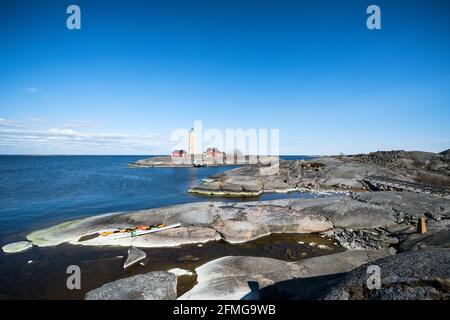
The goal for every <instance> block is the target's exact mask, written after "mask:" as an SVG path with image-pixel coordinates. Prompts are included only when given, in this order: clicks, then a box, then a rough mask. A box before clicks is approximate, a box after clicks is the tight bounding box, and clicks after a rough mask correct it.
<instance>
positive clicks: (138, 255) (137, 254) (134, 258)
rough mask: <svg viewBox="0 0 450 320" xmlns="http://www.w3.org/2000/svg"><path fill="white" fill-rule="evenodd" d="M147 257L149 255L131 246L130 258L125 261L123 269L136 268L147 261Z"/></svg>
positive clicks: (129, 250)
mask: <svg viewBox="0 0 450 320" xmlns="http://www.w3.org/2000/svg"><path fill="white" fill-rule="evenodd" d="M146 257H147V254H146V253H145V252H144V251H142V250H140V249H138V248H136V247H134V246H131V247H130V248H129V249H128V257H127V259H126V260H125V262H124V263H123V268H124V269H127V268H130V267H132V266H134V265H135V264H137V263H139V262H141V261H143V260H145V258H146Z"/></svg>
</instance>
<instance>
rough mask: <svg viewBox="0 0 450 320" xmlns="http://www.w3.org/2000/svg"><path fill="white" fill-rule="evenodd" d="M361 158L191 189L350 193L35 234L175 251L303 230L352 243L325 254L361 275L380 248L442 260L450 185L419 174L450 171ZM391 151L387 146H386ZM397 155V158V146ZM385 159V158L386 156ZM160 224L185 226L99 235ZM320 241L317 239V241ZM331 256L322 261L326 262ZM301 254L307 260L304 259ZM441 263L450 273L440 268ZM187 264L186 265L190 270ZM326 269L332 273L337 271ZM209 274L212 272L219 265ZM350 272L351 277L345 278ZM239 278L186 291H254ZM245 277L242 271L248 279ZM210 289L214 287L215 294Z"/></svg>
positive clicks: (80, 223) (246, 169) (211, 207)
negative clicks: (422, 223)
mask: <svg viewBox="0 0 450 320" xmlns="http://www.w3.org/2000/svg"><path fill="white" fill-rule="evenodd" d="M394 153H395V152H394ZM369 156H371V155H369ZM402 156H403V157H407V156H408V154H407V155H406V156H405V155H404V154H402ZM358 157H359V156H358ZM358 157H356V158H336V157H328V158H321V159H314V160H309V161H296V160H290V161H281V162H280V166H279V167H277V168H276V169H277V170H268V171H267V170H265V171H264V172H265V173H267V172H269V174H261V170H260V168H259V167H258V166H241V167H238V168H235V169H232V170H228V171H225V172H224V173H221V174H216V175H214V176H211V177H207V178H205V179H202V181H201V183H202V184H201V185H200V186H198V187H195V188H192V189H189V190H188V192H189V193H194V194H198V195H205V196H212V197H214V196H222V197H230V198H233V197H236V198H243V199H246V198H247V197H249V198H252V197H258V196H261V195H262V194H269V193H286V194H288V193H289V192H302V191H306V192H309V193H311V194H317V195H335V194H337V195H341V194H342V196H339V197H333V196H328V197H318V198H311V199H301V198H285V199H278V200H264V201H241V202H219V201H204V202H193V203H187V204H181V205H172V206H166V207H160V208H155V209H150V210H140V211H132V212H121V213H113V214H103V215H99V216H92V217H88V218H83V219H77V220H73V221H67V222H64V223H61V224H58V225H54V226H52V227H50V228H46V229H41V230H37V231H34V232H32V233H30V234H28V235H27V239H28V240H29V241H30V242H31V243H32V244H33V245H34V246H37V247H38V248H43V247H55V246H56V247H58V246H60V245H65V244H70V245H74V247H75V245H81V246H84V247H95V248H103V249H104V250H108V248H111V250H116V249H117V248H118V247H125V246H130V245H133V246H136V247H140V248H146V249H147V250H148V249H151V250H162V249H164V248H167V249H168V250H170V248H172V249H175V248H180V247H183V246H198V247H202V246H209V245H211V244H212V243H218V242H224V243H227V245H243V246H245V245H247V244H249V243H251V242H253V241H258V240H259V239H263V238H265V237H278V236H279V237H285V236H288V235H295V234H303V235H305V236H312V235H316V236H319V237H320V238H323V239H333V240H332V241H334V242H335V243H337V244H338V245H339V246H340V247H341V248H343V249H345V250H347V251H344V253H346V254H344V255H339V254H337V255H336V254H334V255H333V254H331V255H326V256H324V257H327V258H326V259H331V260H330V262H331V263H333V262H332V261H335V263H339V268H342V269H340V270H342V271H343V272H345V274H347V273H349V274H351V272H350V271H351V270H352V269H355V270H356V269H357V268H358V267H359V266H360V265H361V264H363V263H365V262H368V261H372V260H374V259H375V257H377V258H376V259H380V258H381V260H383V259H388V260H389V259H391V258H390V256H392V257H393V258H392V259H394V260H395V259H397V258H396V257H397V256H402V257H403V256H404V255H406V256H407V257H417V255H419V256H421V255H423V256H424V259H425V257H426V259H431V260H430V265H431V266H434V265H435V264H436V263H437V260H438V259H434V258H433V257H432V256H430V255H429V253H430V252H431V251H433V250H438V249H440V248H450V243H449V241H448V240H449V239H450V200H449V198H448V193H447V192H448V188H446V187H441V186H440V185H435V186H430V185H425V184H421V181H418V178H417V177H422V178H421V179H423V176H424V175H425V174H427V175H428V177H431V178H433V179H435V180H433V181H437V182H441V181H446V180H445V179H446V178H445V175H442V174H441V175H439V176H438V173H436V172H432V169H429V168H428V167H427V168H424V167H423V164H420V163H414V166H415V167H414V169H411V168H408V167H403V166H400V167H398V166H397V164H396V163H395V162H394V165H392V162H390V161H391V160H389V161H387V162H386V163H387V164H384V165H380V164H374V163H372V162H371V161H373V160H372V158H369V159H370V160H366V158H363V159H364V160H362V161H361V160H360V159H359V158H358ZM364 157H367V155H364ZM376 157H378V155H376ZM382 157H386V155H385V154H382ZM388 157H390V154H389V153H388ZM355 159H356V160H355ZM384 159H385V158H383V161H385V160H384ZM389 159H390V158H389ZM394 159H398V157H397V158H394ZM439 159H441V158H439ZM377 161H379V160H378V158H377ZM395 161H397V160H395ZM440 161H441V160H440ZM442 161H447V160H445V159H444V160H442ZM426 163H428V162H426ZM426 165H428V164H426ZM433 170H434V169H433ZM439 170H440V169H439ZM417 172H419V174H418V173H417ZM369 173H370V174H369ZM368 174H369V176H368ZM367 177H368V178H367ZM436 177H439V179H438V178H436ZM385 181H387V183H385ZM430 181H431V180H430ZM433 190H437V191H438V192H433ZM424 216H426V223H427V230H428V232H427V234H425V235H423V234H420V233H419V234H418V233H417V229H416V225H417V221H419V218H423V217H424ZM158 223H164V224H167V225H169V224H173V223H181V226H180V227H179V228H176V229H171V230H164V231H160V232H157V233H152V234H148V235H142V236H138V237H135V238H131V237H130V238H124V239H117V240H111V239H107V238H101V237H99V236H96V237H92V235H95V234H97V233H99V232H101V231H102V230H106V229H111V228H124V227H126V228H131V227H133V226H135V225H153V224H158ZM315 245H316V246H317V243H316V244H315ZM358 252H359V253H358ZM361 252H366V253H367V255H366V253H364V254H363V255H362V256H359V255H361ZM416 252H418V253H416ZM330 253H331V252H330ZM369 256H370V257H369ZM355 257H359V258H358V259H359V260H358V259H357V261H359V262H358V263H356V264H352V263H350V261H355V260H354V259H355ZM372 257H373V258H372ZM249 259H250V258H248V257H239V256H236V257H228V258H227V259H224V257H221V258H219V259H217V260H215V261H209V262H208V263H206V264H204V265H202V266H199V267H198V268H197V269H196V271H197V272H200V273H202V271H201V270H204V269H205V268H206V269H207V270H209V269H208V268H210V266H215V267H214V268H216V267H218V268H223V267H225V266H226V265H227V263H228V261H233V262H232V264H236V263H238V264H239V263H244V264H245V263H247V262H246V261H251V259H250V260H249ZM324 259H325V258H323V259H322V260H318V261H325V260H324ZM376 259H375V260H376ZM399 259H400V258H399ZM402 259H403V258H402ZM405 259H406V260H405V261H404V263H405V264H409V263H410V260H408V259H410V258H405ZM411 259H412V258H411ZM433 259H434V260H433ZM260 261H261V266H265V265H266V264H267V266H271V265H272V264H275V265H277V266H278V267H279V268H281V269H280V270H285V271H283V272H282V274H281V275H280V276H281V278H276V279H278V280H279V281H281V280H282V279H287V280H289V279H291V278H292V277H293V273H292V272H293V270H292V269H291V266H288V265H285V264H283V263H281V262H278V261H276V260H275V261H273V259H272V260H270V259H269V260H264V259H263V260H260ZM312 261H315V260H312ZM402 261H403V260H402ZM298 263H303V262H301V259H300V260H299V261H298ZM305 263H306V262H305ZM308 263H309V262H308ZM311 263H312V262H311ZM322 263H323V262H317V264H316V262H315V263H314V265H315V268H319V269H320V267H319V266H320V265H322ZM349 263H350V264H349ZM222 264H225V265H222ZM295 268H297V267H294V270H297V269H295ZM319 269H318V270H319ZM258 270H259V271H258ZM433 270H435V271H436V272H443V271H442V270H441V269H437V268H435V269H433ZM181 272H184V271H183V270H181ZM190 272H194V271H192V270H191V271H190ZM248 272H249V274H248V275H245V277H244V278H245V279H247V280H246V281H248V279H249V277H250V278H252V277H254V276H255V274H254V273H255V272H256V273H258V272H263V271H261V270H260V269H257V270H255V269H252V268H250V269H249V270H248ZM295 272H296V271H295ZM295 272H294V273H295ZM308 272H309V273H308V275H309V276H311V275H314V274H315V273H314V270H310V271H308ZM320 272H322V271H320ZM320 272H319V273H320ZM323 272H325V274H330V272H331V273H332V272H333V271H332V270H328V271H323ZM395 272H397V271H395ZM414 272H419V270H417V271H414ZM430 272H431V271H430ZM433 272H434V271H433ZM207 274H208V275H207V277H209V271H208V272H207ZM161 276H162V275H161V274H155V275H152V274H151V273H149V274H148V279H153V278H152V277H155V278H154V281H159V280H158V279H160V278H161ZM180 277H184V276H180ZM230 277H231V278H230V279H234V278H236V279H241V278H240V277H241V276H239V275H230ZM176 279H177V278H175V281H176ZM341 280H342V281H344V279H340V281H341ZM146 281H153V280H146ZM227 281H228V280H227ZM233 281H234V280H233ZM233 281H231V283H229V284H227V286H229V287H226V288H227V289H226V290H229V291H227V292H223V290H222V289H221V288H220V287H219V288H217V287H216V286H215V284H214V283H210V282H208V281H206V282H205V281H203V280H201V279H200V281H199V283H198V284H197V285H195V286H194V287H192V288H191V289H190V290H189V291H187V292H186V293H184V295H183V298H186V297H187V298H202V297H205V292H209V291H210V290H213V291H214V290H216V294H217V296H214V297H215V298H218V297H219V298H220V297H222V298H224V297H225V298H227V297H228V298H230V297H231V298H233V299H234V298H242V297H243V296H242V295H243V294H244V293H245V294H249V292H247V291H246V290H247V289H245V288H244V287H245V286H244V287H242V285H241V284H236V282H233ZM240 281H241V280H238V283H240ZM270 281H273V280H270ZM120 283H121V281H118V282H117V284H114V285H120ZM236 285H237V287H236ZM334 285H337V283H335V284H334ZM211 286H212V287H211ZM102 288H103V287H102ZM102 288H99V290H100V292H101V291H102V290H104V289H102ZM333 288H334V289H336V288H337V287H333ZM333 288H331V289H333ZM105 290H106V289H105ZM217 290H218V291H217ZM236 290H237V291H236ZM236 292H239V293H236ZM124 294H125V295H126V294H127V293H126V292H125V293H124ZM296 294H298V292H297V293H296ZM206 296H209V295H208V294H206ZM253 298H255V297H253Z"/></svg>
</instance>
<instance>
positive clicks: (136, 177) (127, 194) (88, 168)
mask: <svg viewBox="0 0 450 320" xmlns="http://www.w3.org/2000/svg"><path fill="white" fill-rule="evenodd" d="M143 158H148V156H0V245H3V244H5V243H8V242H12V241H17V240H22V239H24V237H25V235H26V234H27V233H29V232H30V231H34V230H36V229H40V228H44V227H48V226H51V225H53V224H56V223H59V222H63V221H67V220H71V219H75V218H80V217H86V216H92V215H96V214H101V213H108V212H121V211H132V210H140V209H149V208H155V207H161V206H166V205H172V204H180V203H187V202H195V201H205V200H220V201H223V200H224V199H219V198H210V197H199V196H195V195H191V194H188V193H187V192H186V191H187V190H188V189H189V188H190V187H192V186H194V185H197V184H199V183H200V179H203V178H206V177H208V176H210V175H213V174H216V173H219V172H222V171H225V170H227V169H229V168H230V167H207V168H142V169H134V168H133V169H131V168H128V167H127V164H128V163H131V162H134V161H136V160H139V159H143ZM283 158H287V159H308V158H311V157H307V156H286V157H283ZM280 197H309V195H307V194H290V195H264V196H262V197H260V199H275V198H280Z"/></svg>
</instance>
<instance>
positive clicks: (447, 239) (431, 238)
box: [399, 229, 450, 252]
mask: <svg viewBox="0 0 450 320" xmlns="http://www.w3.org/2000/svg"><path fill="white" fill-rule="evenodd" d="M436 247H437V248H449V249H450V229H447V230H444V231H440V232H437V233H426V234H423V235H422V234H419V233H412V234H410V235H408V237H407V238H406V239H405V240H403V241H402V242H401V243H400V246H399V252H405V251H411V250H420V249H425V248H436Z"/></svg>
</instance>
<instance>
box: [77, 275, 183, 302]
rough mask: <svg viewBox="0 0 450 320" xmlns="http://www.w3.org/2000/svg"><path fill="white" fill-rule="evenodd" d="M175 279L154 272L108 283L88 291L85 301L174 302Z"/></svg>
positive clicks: (173, 276) (172, 276) (174, 277)
mask: <svg viewBox="0 0 450 320" xmlns="http://www.w3.org/2000/svg"><path fill="white" fill-rule="evenodd" d="M176 297H177V277H176V275H175V274H173V273H171V272H165V271H155V272H149V273H146V274H139V275H136V276H132V277H129V278H125V279H120V280H116V281H113V282H109V283H106V284H104V285H103V286H101V287H100V288H97V289H94V290H91V291H89V292H88V293H87V294H86V297H85V299H86V300H175V299H176Z"/></svg>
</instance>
